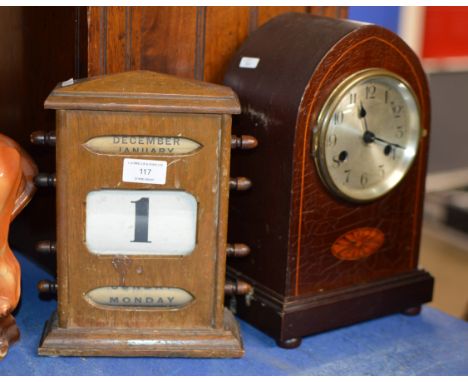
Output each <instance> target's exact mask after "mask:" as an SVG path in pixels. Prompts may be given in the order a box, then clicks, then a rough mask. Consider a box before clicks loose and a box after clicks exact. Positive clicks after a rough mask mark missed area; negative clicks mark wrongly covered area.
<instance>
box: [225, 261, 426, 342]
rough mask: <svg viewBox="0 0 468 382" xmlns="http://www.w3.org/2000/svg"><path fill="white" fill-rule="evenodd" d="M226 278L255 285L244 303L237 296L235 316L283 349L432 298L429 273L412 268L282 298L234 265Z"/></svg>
mask: <svg viewBox="0 0 468 382" xmlns="http://www.w3.org/2000/svg"><path fill="white" fill-rule="evenodd" d="M228 278H231V279H241V280H246V281H247V282H249V283H252V285H253V286H254V295H253V298H251V299H250V300H249V301H248V302H247V303H246V301H245V299H244V298H242V297H238V298H237V301H236V313H237V315H238V316H239V317H241V318H242V319H244V320H246V321H247V322H249V323H250V324H252V325H254V326H256V327H257V328H259V329H260V330H262V331H264V332H265V333H267V334H268V335H270V336H271V337H273V338H274V339H275V340H276V342H277V344H278V346H280V347H284V348H287V349H288V348H289V349H291V348H295V347H297V346H299V345H300V339H301V338H302V337H304V336H307V335H311V334H316V333H320V332H324V331H327V330H330V329H335V328H339V327H343V326H347V325H351V324H355V323H358V322H361V321H366V320H370V319H373V318H377V317H381V316H385V315H389V314H393V313H406V314H408V311H409V312H416V310H415V307H419V306H420V305H422V304H424V303H426V302H430V301H431V300H432V291H433V286H434V278H433V277H432V276H431V275H430V274H429V273H428V272H426V271H424V270H416V271H413V272H410V273H405V274H402V275H398V276H396V277H392V278H388V279H384V280H379V281H375V282H371V283H367V284H363V285H357V286H353V287H349V288H343V289H339V290H334V291H330V292H326V293H321V294H310V295H307V296H304V295H302V296H299V297H285V296H280V295H279V294H277V293H275V292H273V291H271V290H268V289H266V288H264V287H262V286H261V285H259V284H255V282H254V281H253V280H249V278H247V277H244V276H243V275H241V274H239V273H238V272H235V271H234V270H232V269H228ZM283 345H285V346H283ZM289 345H292V346H289Z"/></svg>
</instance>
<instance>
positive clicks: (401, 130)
mask: <svg viewBox="0 0 468 382" xmlns="http://www.w3.org/2000/svg"><path fill="white" fill-rule="evenodd" d="M396 129H397V130H396V133H395V136H396V137H397V138H403V136H404V135H405V129H404V128H403V126H397V128H396Z"/></svg>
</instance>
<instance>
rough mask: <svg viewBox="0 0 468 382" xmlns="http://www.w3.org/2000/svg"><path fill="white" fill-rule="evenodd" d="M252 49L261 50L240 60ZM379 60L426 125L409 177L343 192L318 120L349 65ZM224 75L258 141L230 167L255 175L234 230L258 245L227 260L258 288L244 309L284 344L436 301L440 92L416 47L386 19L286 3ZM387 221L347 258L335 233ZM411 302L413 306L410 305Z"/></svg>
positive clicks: (240, 129) (234, 207)
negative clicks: (433, 269)
mask: <svg viewBox="0 0 468 382" xmlns="http://www.w3.org/2000/svg"><path fill="white" fill-rule="evenodd" d="M242 57H254V58H258V59H259V61H258V65H257V66H256V67H255V66H254V67H250V68H249V67H247V68H246V67H241V66H242V65H240V62H241V59H242ZM368 68H380V69H384V70H387V71H390V72H393V73H395V74H397V75H399V76H400V77H402V78H403V79H404V80H405V81H406V82H407V83H408V84H409V85H410V86H411V88H412V89H413V90H414V93H415V95H416V98H417V101H418V103H419V108H420V118H421V128H422V132H423V133H422V135H421V138H420V145H419V151H418V153H417V156H416V158H415V160H414V162H413V164H412V166H411V168H410V170H409V172H408V173H407V175H406V176H405V177H404V178H403V180H402V181H401V182H400V183H399V184H398V185H397V186H396V187H395V188H394V189H393V190H392V191H390V192H389V193H387V194H386V195H385V196H383V197H381V198H379V199H377V200H375V201H371V202H369V203H353V202H349V201H346V200H344V199H341V198H338V197H336V196H334V195H332V194H331V193H330V192H329V191H328V190H327V188H326V187H325V186H324V184H323V183H322V181H321V180H320V177H319V175H318V173H317V168H316V166H315V163H314V159H313V157H312V155H311V150H312V147H311V142H312V138H313V134H314V133H313V128H314V127H315V126H316V124H317V118H318V115H319V113H320V110H321V108H322V106H323V105H324V103H325V101H326V100H327V98H328V97H329V96H330V94H331V93H332V91H333V90H334V89H335V87H336V86H337V85H338V84H340V83H341V82H342V81H343V80H344V79H346V78H348V77H349V76H350V75H352V74H354V73H356V72H358V71H361V70H364V69H368ZM225 84H227V85H228V86H230V87H231V88H232V89H233V90H234V91H235V92H236V93H237V94H238V96H239V99H240V102H241V105H242V114H241V115H240V116H237V117H236V118H235V120H234V127H233V129H234V133H236V134H251V135H254V136H255V137H256V138H257V139H258V142H259V146H258V147H257V148H256V149H255V150H252V151H250V152H239V153H234V154H233V157H232V166H231V173H232V175H233V176H235V175H236V174H242V175H245V176H247V177H248V178H250V179H251V180H252V184H253V187H252V189H251V190H249V191H247V192H244V193H242V194H235V195H231V198H230V211H229V240H231V241H241V242H245V243H246V244H248V245H249V246H250V248H251V251H252V252H251V255H250V256H249V257H247V258H239V259H232V260H230V261H229V262H228V277H230V278H233V279H241V280H245V281H247V282H249V283H251V284H252V285H253V287H254V295H253V298H250V299H248V300H245V299H244V298H237V300H236V309H237V312H238V314H239V315H240V316H241V317H242V318H244V319H246V320H247V321H249V322H251V323H253V324H254V325H256V326H258V327H259V328H260V329H262V330H264V331H266V332H267V333H269V334H270V335H272V336H273V337H275V338H276V339H277V341H278V343H279V344H280V346H284V347H295V346H298V345H299V344H300V338H301V337H302V336H305V335H308V334H312V333H317V332H320V331H324V330H328V329H331V328H335V327H339V326H344V325H349V324H352V323H355V322H358V321H362V320H365V319H371V318H374V317H378V316H381V315H385V314H390V313H394V312H401V311H404V310H408V309H410V312H417V311H418V307H419V306H420V305H421V304H423V303H425V302H428V301H430V300H431V298H432V288H433V278H432V277H431V276H430V275H429V274H428V273H427V272H425V271H423V270H418V268H417V264H418V252H419V241H420V228H421V218H422V205H423V195H424V181H425V173H426V160H427V146H428V133H429V120H430V110H429V91H428V86H427V82H426V78H425V75H424V72H423V69H422V67H421V65H420V63H419V61H418V59H417V57H416V56H415V54H414V53H413V52H412V51H411V50H410V48H409V47H408V46H407V45H406V44H405V43H404V42H403V41H402V40H401V39H400V38H399V37H398V36H396V35H395V34H393V33H391V32H390V31H387V30H385V29H383V28H381V27H378V26H374V25H369V24H362V23H356V22H351V21H345V20H334V19H329V18H324V17H318V16H312V15H303V14H294V13H290V14H285V15H281V16H278V17H276V18H275V19H273V20H271V21H269V22H268V23H266V24H265V25H264V26H263V27H261V28H260V29H258V30H257V31H256V32H254V33H252V34H251V35H250V36H249V38H248V39H247V40H246V41H245V43H244V44H243V45H242V46H241V48H240V49H239V50H238V51H237V53H236V54H235V55H234V57H233V59H232V61H231V63H230V65H229V67H228V70H227V73H226V75H225ZM367 228H370V229H371V231H372V230H375V229H378V230H379V231H381V232H382V233H383V235H384V243H383V245H382V246H381V248H380V249H379V250H378V251H377V252H376V253H374V254H372V255H370V256H368V257H365V258H359V259H355V260H340V259H338V258H336V257H334V256H333V255H332V253H331V247H332V245H333V243H334V242H335V241H336V240H337V239H338V238H339V237H340V236H341V235H344V234H346V233H349V232H353V230H360V229H367ZM411 308H414V309H412V310H411Z"/></svg>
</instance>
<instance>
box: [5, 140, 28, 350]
mask: <svg viewBox="0 0 468 382" xmlns="http://www.w3.org/2000/svg"><path fill="white" fill-rule="evenodd" d="M36 174H37V168H36V166H35V164H34V162H33V161H32V159H31V158H30V157H29V156H28V155H27V154H26V153H25V152H24V151H23V150H22V149H21V148H20V147H19V146H18V144H17V143H16V142H14V141H13V140H12V139H10V138H8V137H6V136H4V135H2V134H0V358H3V357H4V356H5V355H6V353H7V351H8V346H9V344H10V343H11V342H13V341H15V340H17V339H18V337H19V332H18V329H17V328H16V324H15V320H14V318H13V317H12V316H11V312H12V311H13V310H14V309H15V308H16V306H17V304H18V301H19V298H20V280H21V270H20V267H19V264H18V261H17V260H16V258H15V256H14V254H13V252H12V250H11V249H10V247H9V246H8V230H9V226H10V223H11V221H12V220H13V219H14V218H15V217H16V215H18V213H19V212H20V211H21V210H22V209H23V208H24V206H25V205H26V204H27V203H28V201H29V200H30V199H31V197H32V194H33V192H34V190H35V187H34V182H33V179H34V176H35V175H36Z"/></svg>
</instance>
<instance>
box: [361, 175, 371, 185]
mask: <svg viewBox="0 0 468 382" xmlns="http://www.w3.org/2000/svg"><path fill="white" fill-rule="evenodd" d="M368 181H369V178H368V175H367V173H365V172H363V173H362V174H361V186H362V187H366V186H367V182H368Z"/></svg>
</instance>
